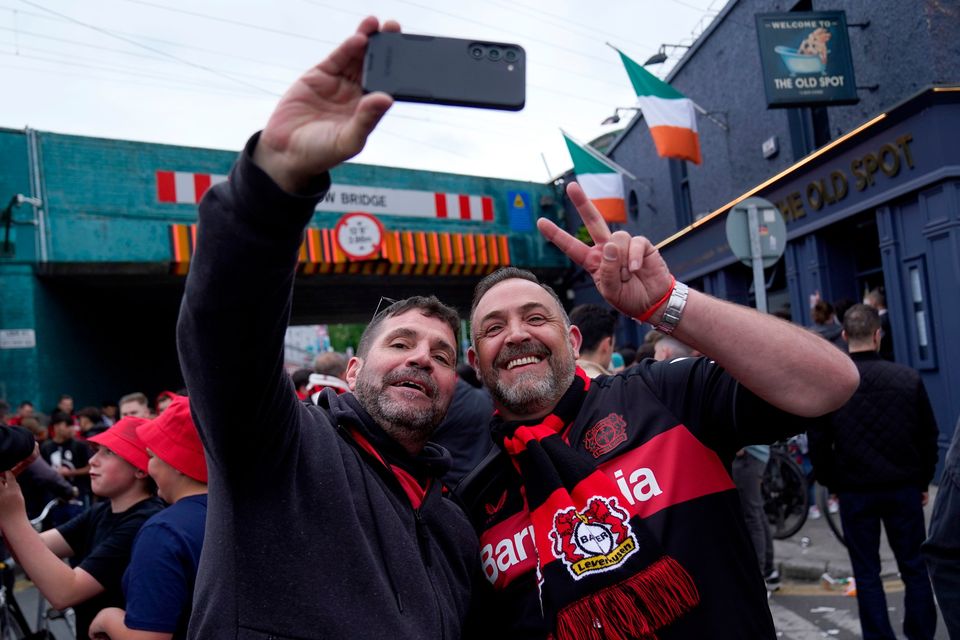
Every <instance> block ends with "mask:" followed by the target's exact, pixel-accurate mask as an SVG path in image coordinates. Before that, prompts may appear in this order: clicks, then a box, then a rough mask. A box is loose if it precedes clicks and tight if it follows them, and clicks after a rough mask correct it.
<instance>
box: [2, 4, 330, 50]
mask: <svg viewBox="0 0 960 640" xmlns="http://www.w3.org/2000/svg"><path fill="white" fill-rule="evenodd" d="M23 1H25V0H21V2H23ZM123 1H124V2H129V3H131V4H140V5H143V6H146V7H153V8H154V9H160V10H162V11H170V12H172V13H180V14H183V15H187V16H194V17H196V18H203V19H204V20H213V21H214V22H222V23H223V24H230V25H233V26H235V27H245V28H247V29H255V30H257V31H263V32H265V33H274V34H277V35H282V36H289V37H291V38H299V39H301V40H309V41H310V42H322V43H324V44H332V45H334V46H336V45H339V44H340V43H339V42H334V41H333V40H325V39H323V38H316V37H314V36H309V35H306V34H303V33H294V32H293V31H284V30H283V29H275V28H273V27H265V26H263V25H260V24H252V23H249V22H242V21H240V20H232V19H230V18H224V17H222V16H215V15H210V14H208V13H200V12H199V11H190V10H189V9H178V8H177V7H168V6H166V5H162V4H157V3H156V2H148V0H123Z"/></svg>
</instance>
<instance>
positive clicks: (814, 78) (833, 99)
mask: <svg viewBox="0 0 960 640" xmlns="http://www.w3.org/2000/svg"><path fill="white" fill-rule="evenodd" d="M756 20H757V38H758V40H759V43H760V63H761V66H762V68H763V87H764V90H765V91H766V95H767V106H768V107H798V106H816V105H831V104H853V103H855V102H857V101H858V100H859V98H858V97H857V82H856V80H855V79H854V75H853V58H852V56H851V55H850V38H849V36H848V34H847V17H846V14H845V13H844V12H843V11H811V12H805V13H799V12H791V13H761V14H757V16H756Z"/></svg>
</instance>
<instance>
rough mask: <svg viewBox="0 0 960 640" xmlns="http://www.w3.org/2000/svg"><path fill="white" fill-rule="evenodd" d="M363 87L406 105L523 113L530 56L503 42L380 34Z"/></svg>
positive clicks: (373, 40)
mask: <svg viewBox="0 0 960 640" xmlns="http://www.w3.org/2000/svg"><path fill="white" fill-rule="evenodd" d="M362 85H363V90H364V92H366V93H370V92H373V91H383V92H384V93H388V94H390V95H391V96H392V97H393V98H394V99H395V100H402V101H405V102H425V103H431V104H446V105H453V106H461V107H480V108H484V109H505V110H508V111H519V110H520V109H523V105H524V102H525V99H526V53H525V52H524V50H523V48H522V47H520V46H519V45H515V44H506V43H502V42H488V41H485V40H465V39H459V38H440V37H434V36H423V35H414V34H409V33H397V32H380V33H375V34H372V35H371V36H370V41H369V43H368V45H367V51H366V55H365V57H364V61H363V79H362Z"/></svg>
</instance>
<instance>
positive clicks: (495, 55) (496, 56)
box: [487, 47, 501, 61]
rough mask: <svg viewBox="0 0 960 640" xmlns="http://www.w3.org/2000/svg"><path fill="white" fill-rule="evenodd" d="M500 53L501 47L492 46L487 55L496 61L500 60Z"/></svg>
mask: <svg viewBox="0 0 960 640" xmlns="http://www.w3.org/2000/svg"><path fill="white" fill-rule="evenodd" d="M500 55H501V54H500V49H497V48H496V47H491V48H490V51H488V52H487V57H489V58H490V59H491V60H494V61H496V60H499V59H500Z"/></svg>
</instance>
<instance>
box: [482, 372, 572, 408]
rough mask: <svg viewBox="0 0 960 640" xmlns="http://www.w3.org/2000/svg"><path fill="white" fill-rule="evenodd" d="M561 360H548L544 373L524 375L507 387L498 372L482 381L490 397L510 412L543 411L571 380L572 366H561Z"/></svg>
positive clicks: (556, 399)
mask: <svg viewBox="0 0 960 640" xmlns="http://www.w3.org/2000/svg"><path fill="white" fill-rule="evenodd" d="M563 360H566V359H565V358H562V359H559V360H553V359H551V360H550V362H549V364H550V372H549V373H548V374H547V375H546V376H542V377H540V376H538V375H537V374H534V373H529V374H525V375H523V376H520V377H519V378H518V379H517V381H516V382H515V383H514V384H513V385H510V386H508V385H507V384H506V383H505V382H504V381H503V379H502V378H500V376H499V374H497V373H494V374H493V375H492V376H489V378H492V379H484V384H485V385H487V388H489V389H490V393H491V395H493V397H494V399H495V400H496V401H497V402H498V403H499V404H501V405H502V406H503V407H504V408H506V409H508V410H509V411H510V412H511V413H513V414H516V415H520V416H534V415H538V414H541V413H546V412H547V411H549V410H550V409H552V408H553V407H554V405H555V404H556V403H557V401H559V400H560V398H561V396H563V393H564V392H565V391H566V390H567V387H569V386H570V383H571V382H573V376H574V373H575V367H573V366H570V367H565V366H564V365H565V364H566V363H565V362H564V361H563ZM571 362H572V358H571Z"/></svg>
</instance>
